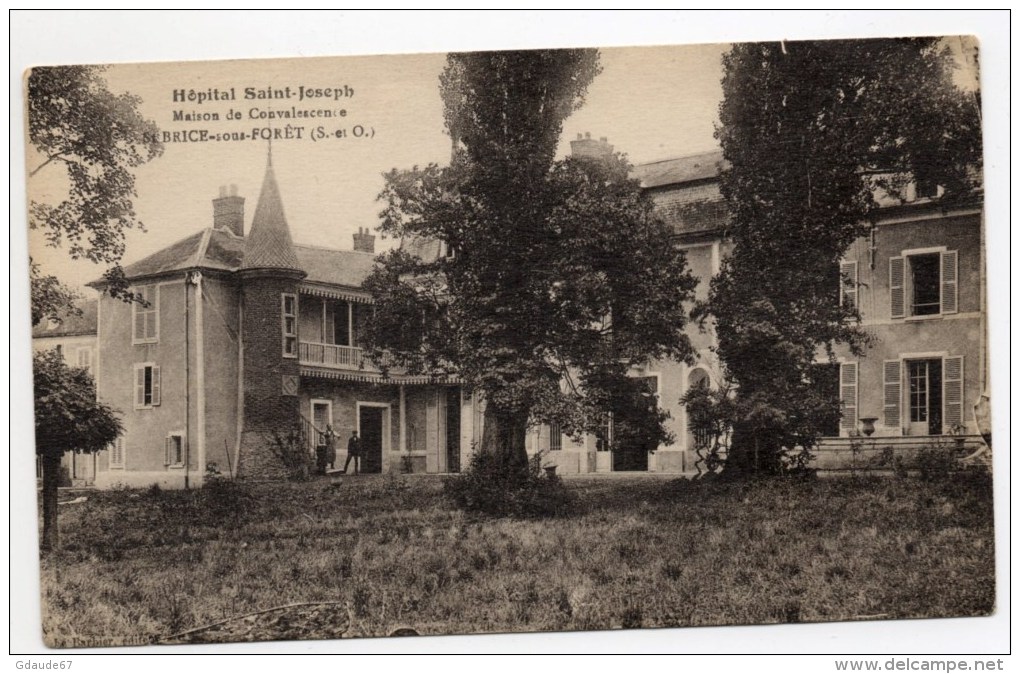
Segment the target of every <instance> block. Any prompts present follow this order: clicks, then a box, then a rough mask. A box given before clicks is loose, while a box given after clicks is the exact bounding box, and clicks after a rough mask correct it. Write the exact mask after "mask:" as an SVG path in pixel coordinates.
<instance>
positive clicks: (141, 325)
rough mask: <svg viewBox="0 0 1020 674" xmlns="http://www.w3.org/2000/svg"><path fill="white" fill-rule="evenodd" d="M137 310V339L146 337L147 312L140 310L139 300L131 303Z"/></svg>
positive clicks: (135, 310)
mask: <svg viewBox="0 0 1020 674" xmlns="http://www.w3.org/2000/svg"><path fill="white" fill-rule="evenodd" d="M131 306H132V307H133V308H134V309H133V310H134V312H135V328H134V329H135V335H134V337H135V339H136V340H139V339H145V312H144V311H140V310H139V309H140V306H139V304H138V303H137V302H135V303H134V304H132V305H131Z"/></svg>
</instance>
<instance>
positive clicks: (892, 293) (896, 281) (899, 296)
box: [889, 257, 907, 318]
mask: <svg viewBox="0 0 1020 674" xmlns="http://www.w3.org/2000/svg"><path fill="white" fill-rule="evenodd" d="M905 274H906V264H905V260H904V259H903V258H902V257H891V258H889V315H890V316H891V317H892V318H903V317H904V316H905V315H906V304H907V302H906V300H907V298H906V290H905V288H904V285H905V284H904V276H905Z"/></svg>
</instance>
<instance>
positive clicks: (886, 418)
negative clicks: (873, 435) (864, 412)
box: [882, 360, 903, 428]
mask: <svg viewBox="0 0 1020 674" xmlns="http://www.w3.org/2000/svg"><path fill="white" fill-rule="evenodd" d="M882 374H883V376H882V379H883V396H882V398H883V401H882V424H883V425H884V426H885V427H886V428H901V423H900V405H901V404H902V402H901V399H902V393H903V382H902V380H901V375H900V361H898V360H887V361H885V363H883V364H882Z"/></svg>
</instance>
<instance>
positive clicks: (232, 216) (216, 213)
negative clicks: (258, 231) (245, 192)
mask: <svg viewBox="0 0 1020 674" xmlns="http://www.w3.org/2000/svg"><path fill="white" fill-rule="evenodd" d="M212 207H213V227H214V228H216V229H225V230H227V231H230V232H233V233H234V234H235V235H236V236H244V197H239V196H237V185H231V186H230V187H226V186H223V187H220V196H219V197H218V198H216V199H213V202H212Z"/></svg>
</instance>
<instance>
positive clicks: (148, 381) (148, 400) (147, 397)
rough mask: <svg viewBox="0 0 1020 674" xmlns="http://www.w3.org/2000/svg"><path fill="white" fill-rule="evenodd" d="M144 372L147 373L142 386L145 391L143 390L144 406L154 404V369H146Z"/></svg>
mask: <svg viewBox="0 0 1020 674" xmlns="http://www.w3.org/2000/svg"><path fill="white" fill-rule="evenodd" d="M144 372H145V374H144V380H143V382H144V383H143V384H142V386H143V389H142V390H143V393H142V404H143V405H151V404H152V368H151V367H146V368H145V369H144Z"/></svg>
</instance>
